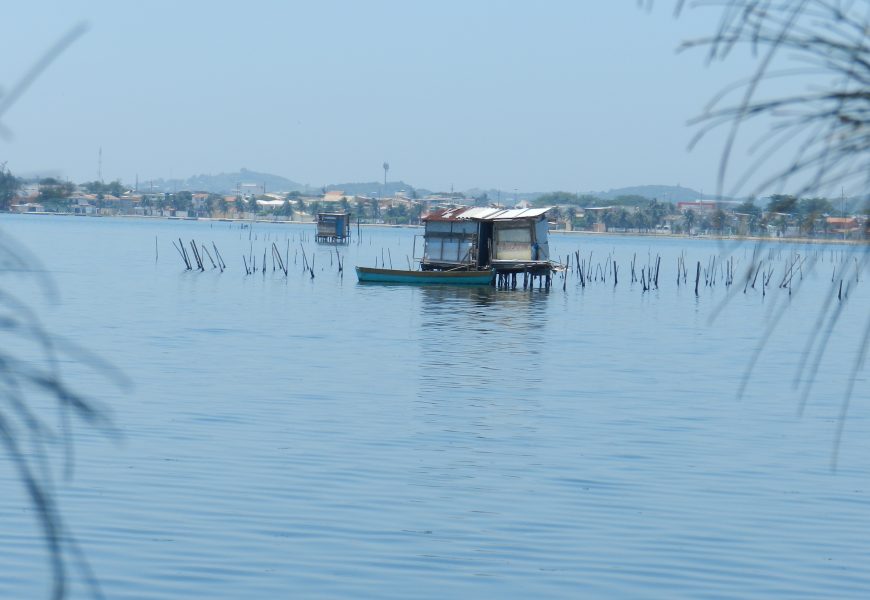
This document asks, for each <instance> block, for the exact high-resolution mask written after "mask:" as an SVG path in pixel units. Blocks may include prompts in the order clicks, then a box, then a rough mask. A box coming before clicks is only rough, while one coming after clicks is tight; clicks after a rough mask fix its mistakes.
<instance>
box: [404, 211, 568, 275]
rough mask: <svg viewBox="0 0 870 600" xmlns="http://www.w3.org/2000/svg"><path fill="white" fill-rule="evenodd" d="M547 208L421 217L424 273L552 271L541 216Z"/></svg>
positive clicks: (542, 217) (457, 212)
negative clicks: (454, 270) (449, 271)
mask: <svg viewBox="0 0 870 600" xmlns="http://www.w3.org/2000/svg"><path fill="white" fill-rule="evenodd" d="M549 210H550V208H527V209H501V208H480V207H473V208H467V207H462V208H452V209H446V210H439V211H435V212H431V213H429V214H428V215H426V216H425V217H423V224H424V227H425V231H424V234H423V237H424V250H423V257H422V259H421V260H420V266H421V268H422V269H423V270H424V271H430V270H437V271H442V270H449V269H467V270H476V269H495V271H496V273H523V272H525V273H531V274H535V275H541V274H546V273H549V272H550V271H552V269H553V263H552V262H551V261H550V246H549V242H548V240H547V231H548V227H547V218H546V214H547V211H549Z"/></svg>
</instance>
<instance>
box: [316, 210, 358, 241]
mask: <svg viewBox="0 0 870 600" xmlns="http://www.w3.org/2000/svg"><path fill="white" fill-rule="evenodd" d="M348 240H350V213H347V212H321V213H317V234H316V235H315V237H314V241H316V242H337V243H344V242H347V241H348Z"/></svg>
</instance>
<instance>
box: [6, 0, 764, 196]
mask: <svg viewBox="0 0 870 600" xmlns="http://www.w3.org/2000/svg"><path fill="white" fill-rule="evenodd" d="M673 5H674V3H673V1H671V0H659V2H657V3H655V6H654V7H653V8H652V9H651V10H643V9H640V8H638V6H637V3H636V2H635V1H634V0H612V1H608V2H602V1H600V0H573V1H571V0H568V1H555V0H538V1H537V2H528V1H505V2H494V1H492V2H490V1H482V0H480V1H474V0H464V1H454V0H440V1H439V2H406V1H379V0H366V1H364V2H363V1H360V2H353V1H337V0H322V1H318V2H290V1H287V2H281V1H261V0H248V1H247V2H223V1H220V0H215V1H211V2H198V1H193V0H191V1H185V2H161V1H153V2H147V3H145V2H142V3H138V2H137V3H133V2H126V1H119V0H113V1H110V2H109V1H105V2H100V1H93V2H75V1H67V2H45V1H39V0H30V1H28V2H15V3H10V4H9V5H8V6H6V7H5V8H4V18H3V20H4V23H5V29H6V31H4V34H3V35H2V36H0V56H3V57H4V59H3V60H2V62H0V85H2V86H4V87H5V88H6V89H9V87H10V86H12V85H13V84H14V83H15V82H16V81H17V80H19V79H20V78H21V77H22V76H23V75H24V74H25V73H26V71H27V70H28V68H30V67H31V66H32V65H33V64H34V63H35V62H36V61H37V60H39V58H40V56H41V55H42V54H43V53H44V52H45V51H46V50H47V49H48V48H49V47H50V46H51V45H52V44H53V43H55V42H56V41H57V40H58V39H59V38H61V37H62V36H63V35H64V34H65V33H66V32H67V31H68V30H70V29H71V28H72V27H74V26H75V25H76V24H78V23H81V22H86V23H87V25H88V30H87V32H86V33H85V34H84V35H83V36H82V37H81V38H79V39H78V40H76V41H75V43H74V44H73V45H72V46H70V47H69V48H68V49H67V50H66V51H65V52H64V53H63V54H61V55H60V56H59V57H58V58H57V59H56V60H55V61H54V62H53V63H52V64H51V65H50V66H49V67H48V69H47V70H46V71H45V72H43V73H42V75H41V76H40V77H39V78H38V79H37V81H36V82H35V83H34V84H33V85H32V86H31V87H30V88H29V89H28V90H27V92H26V93H25V94H24V95H23V96H22V97H21V98H20V99H19V100H18V102H16V104H15V105H14V106H12V107H11V108H10V109H9V110H8V111H7V112H6V114H5V115H4V117H3V122H2V125H3V126H4V127H6V128H7V129H8V130H10V131H11V133H12V135H11V137H7V138H6V139H4V138H0V163H3V162H4V161H5V162H7V163H8V167H9V169H10V170H11V171H12V172H13V173H22V174H24V173H30V174H32V173H43V172H56V173H59V174H60V175H62V176H63V177H67V178H69V179H71V180H72V181H76V182H81V181H86V180H94V179H96V178H97V176H98V174H99V173H100V162H99V153H100V149H102V163H101V174H102V178H103V179H104V180H105V181H109V180H113V179H121V180H122V181H124V182H127V183H132V182H133V181H134V180H135V178H136V177H137V176H138V179H139V180H140V182H141V181H147V180H148V179H149V178H161V177H162V178H169V177H177V178H186V177H189V176H192V175H197V174H216V173H220V172H230V171H236V170H238V169H240V168H243V167H244V168H247V169H250V170H255V171H265V172H269V173H274V174H276V175H281V176H284V177H288V178H290V179H292V180H294V181H298V182H301V183H304V184H309V185H312V186H321V185H326V184H330V183H338V182H352V181H374V180H379V179H381V178H382V177H383V170H382V167H381V165H382V164H383V162H384V161H388V162H389V164H390V167H391V168H390V172H389V179H390V180H391V181H392V180H403V181H405V182H407V183H410V184H412V185H414V186H416V187H424V188H427V189H431V190H448V189H450V188H451V187H453V188H455V189H457V190H466V189H469V188H483V189H488V188H497V189H503V190H508V191H511V190H514V189H518V190H520V191H548V190H566V191H572V192H581V191H598V190H609V189H613V188H619V187H624V186H632V185H643V184H665V185H677V184H680V185H683V186H686V187H692V188H694V189H696V190H700V191H707V192H712V191H714V189H715V187H716V175H717V169H718V165H719V159H720V155H721V151H722V141H723V137H722V135H721V134H714V135H713V136H711V137H709V138H706V139H704V140H702V143H701V144H700V145H699V146H697V147H696V148H694V149H693V150H692V151H691V152H690V151H689V150H688V146H689V142H690V140H691V139H692V137H693V135H694V133H695V132H696V131H697V130H696V129H694V128H693V127H691V126H689V125H688V124H687V123H688V121H689V120H690V119H691V118H692V117H694V116H696V115H697V114H699V113H700V112H701V110H702V109H703V107H704V106H705V104H706V103H707V102H708V101H709V100H710V99H711V98H712V97H713V95H714V94H715V93H716V92H718V91H719V90H720V89H721V88H723V87H724V86H726V85H727V84H729V83H731V82H733V81H735V80H737V79H739V78H741V77H743V76H745V75H747V74H748V73H749V72H750V71H751V69H752V66H753V63H752V62H751V60H750V57H748V56H743V55H739V54H738V55H735V56H734V57H732V59H730V60H728V61H726V62H724V63H715V64H713V65H707V64H706V62H705V55H704V53H703V51H691V52H682V53H678V52H677V48H678V46H679V45H680V43H681V42H682V41H683V40H686V39H690V38H696V37H699V36H701V35H704V34H708V33H710V32H711V31H712V30H713V28H714V26H715V24H716V21H717V14H718V13H717V12H716V11H715V10H693V11H690V12H688V13H686V14H683V15H682V16H681V17H680V18H678V19H677V18H674V16H673ZM752 160H753V158H752V157H751V156H749V155H747V154H746V153H745V152H739V153H738V155H737V156H736V157H735V163H734V164H735V167H736V168H737V169H738V170H739V169H740V168H745V167H748V166H749V165H750V164H751V161H752Z"/></svg>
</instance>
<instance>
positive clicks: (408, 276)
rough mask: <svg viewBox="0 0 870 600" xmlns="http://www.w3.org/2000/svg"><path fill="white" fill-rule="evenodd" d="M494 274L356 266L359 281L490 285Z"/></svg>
mask: <svg viewBox="0 0 870 600" xmlns="http://www.w3.org/2000/svg"><path fill="white" fill-rule="evenodd" d="M494 274H495V271H493V270H487V271H405V270H401V269H374V268H372V267H357V268H356V276H357V279H358V280H359V281H360V283H410V284H416V285H433V284H434V285H439V284H444V285H490V284H491V283H492V278H493V276H494Z"/></svg>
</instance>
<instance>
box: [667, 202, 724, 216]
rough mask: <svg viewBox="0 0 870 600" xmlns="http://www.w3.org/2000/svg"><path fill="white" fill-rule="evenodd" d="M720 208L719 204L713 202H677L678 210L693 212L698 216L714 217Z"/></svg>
mask: <svg viewBox="0 0 870 600" xmlns="http://www.w3.org/2000/svg"><path fill="white" fill-rule="evenodd" d="M718 208H719V203H718V202H716V201H713V200H696V201H695V202H677V210H678V211H679V212H681V213H682V212H685V211H687V210H691V211H693V212H694V213H695V214H698V215H712V214H713V213H714V212H716V210H717V209H718Z"/></svg>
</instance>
